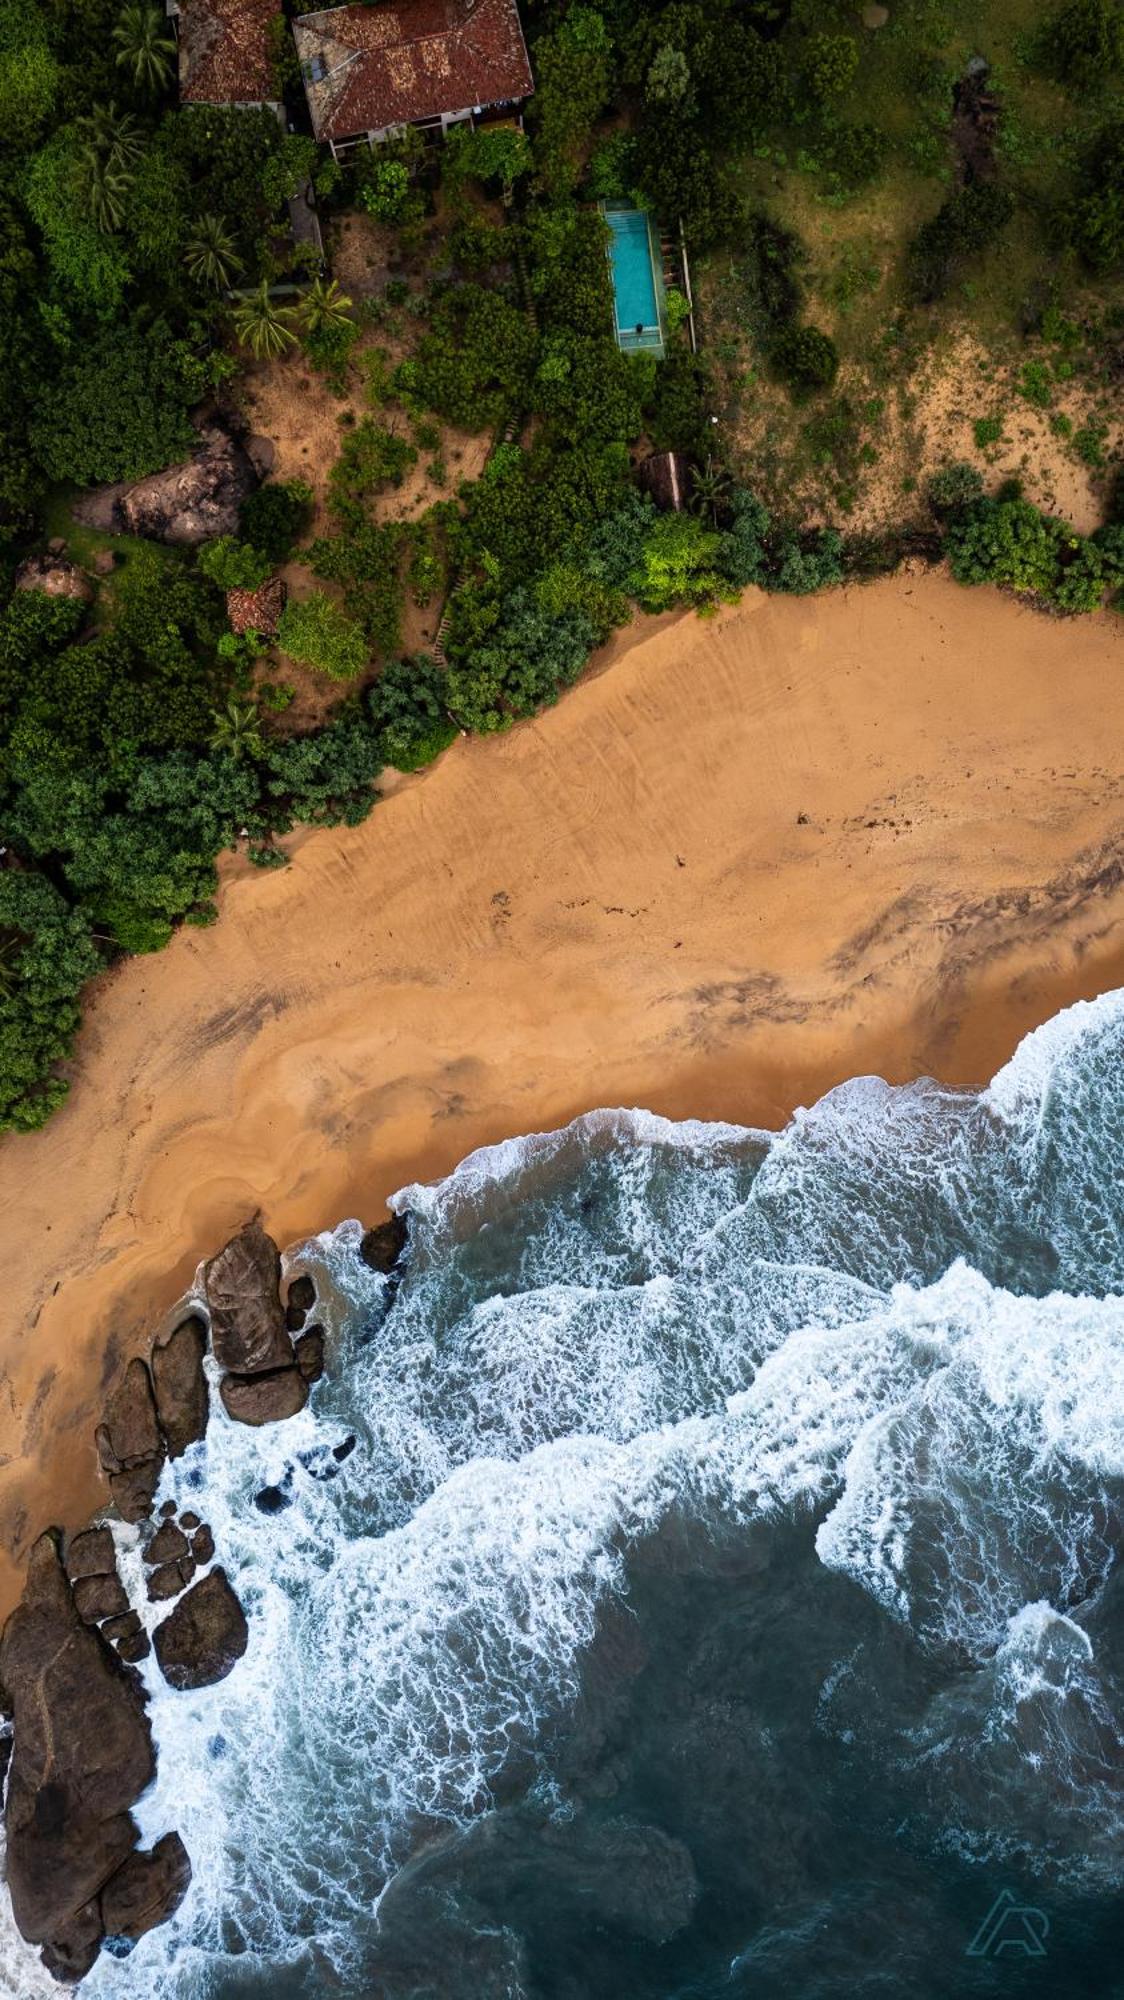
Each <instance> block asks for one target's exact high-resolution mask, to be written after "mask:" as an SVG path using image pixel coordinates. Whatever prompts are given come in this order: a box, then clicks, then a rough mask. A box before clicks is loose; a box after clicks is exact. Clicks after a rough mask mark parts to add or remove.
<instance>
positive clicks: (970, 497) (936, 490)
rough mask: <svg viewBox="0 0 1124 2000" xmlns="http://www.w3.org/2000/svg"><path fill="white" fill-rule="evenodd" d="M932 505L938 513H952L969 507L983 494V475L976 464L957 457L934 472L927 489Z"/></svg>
mask: <svg viewBox="0 0 1124 2000" xmlns="http://www.w3.org/2000/svg"><path fill="white" fill-rule="evenodd" d="M926 492H927V496H928V501H929V505H930V507H932V509H933V511H934V513H936V514H951V513H954V512H955V511H956V509H957V508H958V507H968V506H970V505H971V504H972V502H973V501H974V500H978V499H980V498H981V496H982V494H983V476H982V474H981V473H980V472H978V471H977V470H976V467H975V466H974V465H968V464H966V463H965V461H964V460H963V459H956V460H954V461H953V463H952V464H951V465H942V466H941V468H940V471H939V472H934V474H933V476H932V478H931V479H930V481H929V484H928V487H927V489H926Z"/></svg>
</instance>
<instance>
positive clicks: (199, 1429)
mask: <svg viewBox="0 0 1124 2000" xmlns="http://www.w3.org/2000/svg"><path fill="white" fill-rule="evenodd" d="M206 1352H207V1329H206V1327H205V1326H204V1324H203V1321H202V1320H201V1319H200V1318H199V1315H198V1313H190V1314H189V1315H188V1317H187V1319H182V1320H181V1321H180V1323H179V1325H178V1326H175V1327H173V1328H172V1329H171V1332H170V1333H167V1334H165V1335H164V1338H163V1339H162V1340H158V1341H156V1343H155V1344H154V1346H153V1349H152V1360H151V1367H152V1388H153V1394H154V1396H155V1400H156V1415H157V1418H158V1419H159V1423H160V1428H161V1430H162V1431H163V1433H164V1436H165V1439H166V1440H167V1445H168V1457H169V1458H180V1457H181V1456H182V1454H183V1453H184V1452H185V1451H186V1450H187V1447H188V1445H189V1444H194V1443H195V1440H196V1438H201V1437H202V1436H203V1433H204V1432H205V1430H206V1428H207V1407H208V1405H207V1378H206V1376H205V1375H204V1373H203V1356H204V1355H205V1354H206Z"/></svg>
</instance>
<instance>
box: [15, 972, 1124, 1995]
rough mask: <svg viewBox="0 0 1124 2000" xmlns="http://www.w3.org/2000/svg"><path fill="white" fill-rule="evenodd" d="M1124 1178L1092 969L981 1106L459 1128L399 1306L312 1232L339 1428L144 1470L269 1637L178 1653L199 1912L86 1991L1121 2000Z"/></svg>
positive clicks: (1116, 1043)
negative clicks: (1081, 989) (203, 1664)
mask: <svg viewBox="0 0 1124 2000" xmlns="http://www.w3.org/2000/svg"><path fill="white" fill-rule="evenodd" d="M1122 1152H1124V996H1122V995H1112V996H1108V997H1107V998H1106V999H1104V1000H1103V1001H1100V1002H1098V1003H1096V1004H1095V1005H1093V1006H1087V1007H1080V1008H1075V1009H1073V1010H1071V1011H1070V1012H1069V1013H1067V1014H1065V1015H1062V1016H1060V1017H1059V1018H1058V1019H1057V1020H1056V1021H1054V1022H1051V1023H1050V1024H1048V1026H1047V1027H1046V1028H1045V1029H1043V1030H1041V1031H1039V1033H1038V1034H1037V1035H1035V1036H1032V1037H1031V1038H1030V1039H1029V1040H1028V1041H1027V1042H1026V1043H1024V1045H1023V1047H1022V1048H1021V1050H1020V1051H1019V1053H1018V1055H1017V1057H1016V1058H1015V1060H1014V1061H1013V1062H1012V1063H1011V1064H1010V1065H1009V1066H1008V1067H1007V1068H1006V1069H1005V1070H1004V1071H1002V1072H1001V1073H1000V1075H999V1076H998V1077H997V1078H996V1079H995V1081H994V1083H993V1084H992V1086H991V1087H990V1088H989V1089H988V1090H986V1091H984V1092H983V1093H981V1094H979V1095H974V1094H968V1093H960V1092H953V1091H949V1090H944V1089H942V1088H940V1087H939V1086H937V1085H936V1084H932V1083H919V1084H916V1085H914V1086H912V1087H911V1088H909V1089H904V1090H892V1089H889V1088H888V1087H887V1086H885V1085H883V1084H880V1083H878V1082H877V1081H875V1080H873V1079H871V1078H865V1079H860V1080H858V1081H855V1082H853V1083H851V1084H848V1085H846V1086H844V1087H843V1088H842V1089H840V1090H837V1091H834V1092H832V1093H831V1094H830V1095H829V1096H828V1097H826V1098H825V1099H824V1100H823V1101H822V1102H821V1103H820V1104H818V1105H816V1106H815V1107H814V1108H813V1109H812V1110H810V1111H808V1112H805V1113H803V1114H801V1115H799V1116H798V1117H797V1118H796V1119H795V1120H794V1121H793V1123H792V1124H791V1125H790V1126H789V1127H788V1128H787V1130H785V1131H784V1132H782V1133H779V1134H770V1133H764V1132H753V1131H746V1130H743V1129H741V1128H738V1127H735V1126H723V1125H691V1124H685V1125H672V1124H668V1123H666V1122H665V1121H663V1120H661V1119H657V1118H653V1117H651V1116H648V1115H647V1114H644V1113H640V1112H621V1111H616V1112H608V1111H607V1112H596V1113H592V1114H590V1115H589V1116H588V1117H586V1118H583V1119H580V1120H578V1121H577V1123H576V1124H575V1125H573V1126H571V1127H569V1128H568V1129H567V1130H566V1131H563V1132H558V1133H548V1134H544V1135H539V1136H537V1137H533V1138H528V1139H521V1140H513V1141H511V1142H510V1143H509V1144H507V1145H504V1146H501V1147H498V1148H494V1149H492V1150H489V1151H487V1152H484V1153H480V1154H476V1155H474V1156H473V1157H472V1158H471V1159H470V1160H467V1161H466V1162H465V1163H464V1164H463V1165H462V1166H461V1167H460V1168H459V1169H458V1171H457V1172H456V1173H455V1174H454V1175H453V1176H452V1177H451V1178H450V1179H449V1180H448V1181H446V1182H445V1183H443V1184H442V1185H441V1186H439V1187H436V1188H423V1187H415V1188H409V1189H406V1190H405V1191H404V1192H403V1193H402V1195H401V1196H399V1197H398V1199H397V1206H399V1207H400V1208H401V1209H402V1210H403V1211H404V1212H406V1213H407V1214H408V1216H409V1218H410V1248H409V1253H408V1263H407V1266H406V1270H405V1275H404V1277H403V1279H402V1282H401V1284H400V1285H399V1287H398V1289H397V1290H396V1291H395V1290H394V1289H393V1288H392V1287H391V1286H390V1285H388V1284H387V1282H386V1281H384V1280H383V1279H381V1278H378V1277H376V1276H374V1275H373V1274H372V1273H371V1272H370V1271H368V1270H367V1269H366V1267H365V1266H364V1265H363V1263H362V1262H361V1260H360V1258H359V1257H358V1255H357V1244H358V1240H359V1229H358V1226H357V1225H355V1224H344V1225H342V1226H341V1227H340V1228H339V1229H337V1230H335V1231H334V1232H332V1233H330V1234H327V1235H325V1236H323V1237H321V1238H319V1239H317V1240H316V1241H315V1242H314V1243H313V1244H312V1245H310V1246H308V1249H307V1252H306V1254H305V1257H304V1259H303V1261H304V1262H305V1263H306V1264H307V1267H308V1268H309V1269H311V1270H312V1271H313V1272H314V1274H315V1277H316V1282H317V1285H318V1287H319V1289H320V1293H321V1299H322V1301H326V1303H327V1306H328V1318H329V1324H330V1329H331V1342H330V1372H329V1375H328V1376H327V1378H326V1379H325V1380H324V1381H323V1382H322V1383H321V1384H319V1385H318V1387H317V1388H316V1389H315V1391H314V1393H313V1399H312V1404H311V1406H310V1408H309V1409H308V1410H306V1411H304V1412H303V1413H302V1414H301V1415H300V1416H299V1417H298V1418H296V1419H294V1420H293V1421H292V1422H291V1423H287V1424H280V1425H274V1426H271V1427H267V1428H265V1429H263V1430H261V1431H257V1432H254V1431H249V1430H246V1429H244V1428H240V1427H238V1426H236V1425H232V1424H230V1423H229V1422H227V1421H226V1419H225V1417H224V1415H223V1413H222V1411H221V1408H220V1407H219V1406H218V1405H217V1401H216V1406H215V1415H214V1417H213V1418H212V1422H211V1427H210V1430H209V1432H208V1436H207V1438H206V1440H204V1441H203V1442H202V1443H201V1444H200V1445H197V1446H195V1447H193V1448H192V1450H191V1451H190V1452H189V1453H188V1454H187V1455H186V1456H185V1457H184V1458H183V1459H181V1460H179V1461H177V1463H176V1465H175V1466H173V1467H171V1468H170V1469H169V1471H168V1473H167V1475H166V1477H165V1482H164V1485H163V1487H162V1489H161V1497H163V1496H164V1495H165V1494H166V1495H167V1496H169V1497H171V1496H173V1495H174V1496H175V1497H176V1498H177V1499H178V1500H179V1501H180V1503H181V1504H187V1503H188V1502H190V1503H191V1504H192V1505H195V1506H197V1507H199V1509H200V1511H201V1512H204V1513H205V1514H206V1515H207V1517H208V1519H209V1520H210V1521H211V1522H212V1524H213V1526H214V1529H215V1533H216V1538H217V1542H218V1555H219V1559H220V1560H222V1561H223V1562H224V1563H225V1564H226V1567H227V1568H228V1570H229V1571H230V1573H231V1575H232V1577H233V1578H234V1580H235V1582H236V1583H237V1586H238V1589H239V1592H240V1594H241V1596H242V1598H243V1600H244V1602H245V1605H246V1609H247V1613H248V1617H249V1624H250V1645H249V1649H248V1652H247V1654H246V1657H245V1659H244V1660H242V1661H241V1662H240V1663H239V1665H238V1666H237V1667H236V1668H235V1670H234V1672H233V1673H232V1674H231V1675H230V1676H229V1678H228V1679H227V1680H225V1681H223V1682H222V1683H220V1685H219V1686H218V1687H215V1688H209V1689H204V1690H201V1691H200V1692H199V1693H197V1694H193V1695H177V1694H173V1693H172V1692H171V1691H170V1690H168V1689H167V1688H165V1687H162V1686H161V1685H160V1684H159V1683H158V1679H157V1676H156V1673H155V1670H154V1669H153V1668H152V1666H151V1662H150V1663H149V1665H148V1668H147V1669H146V1671H147V1672H148V1674H149V1684H150V1686H151V1689H152V1697H153V1718H154V1727H155V1730H156V1735H157V1742H158V1748H159V1758H160V1765H159V1776H158V1779H157V1783H156V1787H155V1789H154V1792H153V1794H152V1795H151V1796H150V1797H149V1798H148V1799H146V1800H145V1801H143V1802H142V1807H141V1814H142V1824H143V1828H144V1832H145V1836H146V1838H154V1837H156V1836H157V1835H158V1834H160V1833H162V1832H163V1831H164V1830H165V1829H166V1828H167V1827H168V1826H171V1825H175V1826H178V1827H179V1828H180V1830H181V1832H182V1834H183V1837H184V1839H185V1841H186V1844H187V1847H188V1850H189V1852H190V1854H191V1858H192V1862H193V1866H194V1879H193V1883H192V1887H191V1890H190V1892H189V1895H188V1898H187V1901H186V1902H185V1904H184V1905H183V1907H182V1909H181V1911H180V1912H179V1914H178V1916H177V1917H176V1918H175V1919H174V1921H173V1922H172V1923H171V1924H169V1925H167V1926H165V1927H164V1928H163V1929H161V1930H159V1931H156V1932H153V1933H151V1934H150V1935H149V1936H148V1937H147V1938H145V1939H143V1940H142V1941H141V1943H140V1944H139V1945H138V1946H137V1948H136V1949H135V1951H134V1952H133V1953H132V1955H131V1956H130V1957H129V1958H128V1959H126V1960H123V1961H121V1962H115V1961H113V1960H111V1959H108V1958H103V1960H102V1961H101V1962H100V1964H99V1966H98V1967H97V1968H96V1969H95V1971H94V1972H93V1973H92V1974H91V1975H90V1978H89V1979H88V1981H87V1982H86V1985H85V1987H84V1988H83V1992H84V1993H87V1992H88V1993H89V1994H90V1995H97V1996H110V1995H112V1996H114V2000H123V1996H143V2000H241V1996H253V2000H267V1997H268V2000H324V1996H342V2000H372V1996H375V1995H377V1996H378V2000H774V1997H775V2000H794V1996H799V2000H810V1996H811V1997H812V2000H820V1996H822V2000H851V1996H856V1995H857V1996H860V2000H876V1997H877V2000H881V1996H887V2000H891V1996H892V1997H893V2000H897V1996H900V1995H905V1994H908V1995H910V1996H911V2000H913V1997H914V1996H917V2000H948V1997H949V1996H960V1995H964V1996H976V1995H989V1996H990V1995H999V1994H1003V1995H1013V1994H1014V1995H1020V1996H1021V1995H1023V1994H1024V1993H1030V1992H1032V1991H1033V1992H1034V1993H1035V1994H1038V1995H1044V1994H1046V1993H1049V1994H1050V1995H1068V1994H1073V1995H1077V1994H1081V1995H1096V1996H1101V1995H1110V1994H1116V1993H1119V1992H1121V1991H1122V1990H1124V1975H1122V1973H1121V1969H1120V1968H1121V1964H1122V1958H1121V1951H1122V1947H1124V1914H1122V1908H1124V1906H1122V1899H1121V1895H1120V1890H1121V1878H1122V1876H1124V1843H1122V1833H1124V1576H1122V1572H1121V1569H1120V1566H1119V1561H1118V1554H1119V1549H1120V1545H1121V1535H1122V1508H1124V1298H1122V1296H1121V1295H1122V1293H1124V1199H1122V1193H1121V1175H1120V1160H1121V1155H1122ZM378 1192H380V1191H379V1190H377V1189H372V1191H371V1194H372V1203H371V1205H372V1206H373V1205H374V1199H375V1196H376V1195H377V1193H378ZM298 1268H299V1265H298ZM266 1487H272V1488H275V1489H277V1490H278V1492H279V1493H280V1495H281V1496H282V1503H283V1504H282V1507H281V1511H280V1512H271V1513H265V1512H262V1511H261V1510H260V1509H259V1507H258V1506H257V1505H256V1496H258V1495H260V1494H262V1493H263V1489H265V1488H266ZM276 1503H277V1494H276V1493H275V1494H274V1495H273V1496H271V1504H272V1505H274V1506H275V1505H276ZM128 1539H129V1536H128V1531H124V1532H123V1534H122V1543H123V1544H127V1542H128ZM123 1573H124V1575H125V1579H126V1582H127V1584H128V1586H129V1588H130V1591H131V1592H132V1593H135V1595H136V1597H137V1600H138V1602H139V1603H141V1604H142V1605H143V1586H142V1583H141V1579H140V1571H139V1561H138V1559H137V1558H136V1556H135V1555H133V1554H130V1553H128V1552H126V1554H125V1556H124V1558H123ZM145 1615H147V1616H149V1617H153V1616H155V1615H157V1610H155V1609H153V1608H151V1607H146V1612H145ZM1004 1895H1005V1896H1007V1897H1009V1898H1010V1899H1012V1900H1011V1902H1010V1903H1009V1904H1004V1905H1002V1906H1001V1908H1002V1909H1011V1908H1013V1909H1014V1911H1015V1913H1016V1915H1015V1917H1014V1919H1013V1920H1011V1922H1010V1923H1009V1925H1008V1927H1007V1929H1006V1930H1003V1929H999V1930H997V1929H996V1923H997V1922H998V1921H999V1920H998V1919H996V1918H993V1919H992V1923H991V1927H990V1929H989V1928H988V1927H987V1919H988V1913H989V1911H992V1910H993V1908H994V1907H995V1905H996V1899H997V1898H999V1897H1002V1896H1004ZM1028 1912H1029V1913H1030V1914H1029V1916H1027V1915H1026V1914H1025V1913H1028ZM1019 1913H1024V1914H1023V1915H1020V1914H1019ZM1028 1926H1029V1928H1028ZM1044 1927H1045V1928H1044ZM981 1932H982V1936H983V1946H982V1948H980V1949H978V1950H976V1951H975V1952H973V1950H972V1949H971V1947H972V1946H973V1943H974V1942H977V1941H978V1940H979V1938H980V1936H981ZM1043 1939H1044V1940H1045V1942H1044V1943H1043ZM1028 1942H1029V1943H1030V1944H1032V1945H1033V1944H1035V1943H1037V1944H1038V1946H1039V1947H1040V1950H1041V1955H1038V1954H1033V1953H1031V1952H1030V1951H1028V1949H1027V1944H1028ZM997 1947H1002V1949H997ZM25 1966H26V1959H25V1958H23V1957H21V1958H19V1959H18V1961H17V1959H16V1957H15V1956H14V1955H12V1954H9V1965H8V1970H9V1977H10V1984H9V1986H8V1988H7V1990H8V1991H9V1992H11V1993H14V1994H19V1995H20V2000H26V1995H27V1994H29V1993H30V1992H31V1991H32V1990H35V1991H38V1990H39V1989H38V1988H37V1987H36V1988H33V1987H32V1984H31V1981H30V1977H24V1970H25ZM2 1970H3V1958H2V1955H0V1971H2ZM48 1984H49V1983H48ZM3 1990H4V1982H3V1980H2V1979H0V1991H3Z"/></svg>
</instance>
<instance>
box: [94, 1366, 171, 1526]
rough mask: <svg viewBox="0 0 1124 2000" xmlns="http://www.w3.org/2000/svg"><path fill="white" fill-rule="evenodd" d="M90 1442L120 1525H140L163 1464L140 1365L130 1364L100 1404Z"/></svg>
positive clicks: (149, 1387) (148, 1386)
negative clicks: (102, 1411) (99, 1419)
mask: <svg viewBox="0 0 1124 2000" xmlns="http://www.w3.org/2000/svg"><path fill="white" fill-rule="evenodd" d="M95 1440H96V1443H97V1447H98V1457H99V1458H100V1460H101V1466H102V1471H103V1472H104V1473H105V1474H106V1476H107V1478H108V1480H109V1490H110V1492H111V1493H112V1495H113V1498H114V1500H115V1501H116V1502H117V1507H118V1511H119V1512H120V1514H121V1515H122V1517H123V1518H124V1519H125V1520H126V1521H143V1520H144V1518H145V1516H146V1514H150V1513H151V1512H152V1496H153V1494H154V1493H155V1491H156V1486H157V1482H158V1481H159V1478H160V1474H161V1471H162V1469H163V1465H164V1439H163V1437H162V1435H161V1432H160V1426H159V1424H158V1423H157V1421H156V1403H155V1400H154V1398H153V1394H152V1377H151V1376H150V1374H149V1372H148V1369H147V1367H146V1365H145V1363H144V1362H143V1361H141V1360H139V1359H138V1360H134V1361H130V1363H129V1365H128V1367H127V1368H126V1370H125V1375H124V1379H123V1381H121V1382H120V1383H119V1384H118V1386H117V1388H116V1389H115V1390H114V1392H113V1394H112V1396H111V1397H110V1398H109V1401H108V1402H107V1404H106V1406H105V1417H104V1420H103V1422H101V1423H100V1424H99V1425H98V1427H97V1431H96V1432H95Z"/></svg>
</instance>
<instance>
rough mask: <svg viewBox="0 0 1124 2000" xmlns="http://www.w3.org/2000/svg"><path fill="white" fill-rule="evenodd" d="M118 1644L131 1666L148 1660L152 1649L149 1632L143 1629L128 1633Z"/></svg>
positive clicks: (122, 1656) (123, 1656) (119, 1650)
mask: <svg viewBox="0 0 1124 2000" xmlns="http://www.w3.org/2000/svg"><path fill="white" fill-rule="evenodd" d="M116 1645H117V1651H118V1652H119V1653H120V1655H121V1658H122V1659H123V1660H127V1661H128V1663H129V1665H130V1666H131V1667H135V1666H137V1665H139V1663H140V1661H141V1660H147V1658H148V1656H149V1654H150V1653H151V1651H152V1644H151V1641H150V1639H149V1636H148V1633H147V1632H143V1631H142V1632H128V1633H126V1635H125V1637H124V1638H123V1639H118V1640H117V1642H116Z"/></svg>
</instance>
